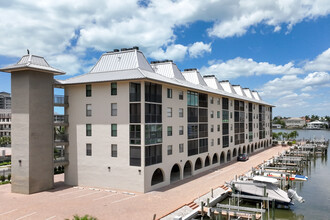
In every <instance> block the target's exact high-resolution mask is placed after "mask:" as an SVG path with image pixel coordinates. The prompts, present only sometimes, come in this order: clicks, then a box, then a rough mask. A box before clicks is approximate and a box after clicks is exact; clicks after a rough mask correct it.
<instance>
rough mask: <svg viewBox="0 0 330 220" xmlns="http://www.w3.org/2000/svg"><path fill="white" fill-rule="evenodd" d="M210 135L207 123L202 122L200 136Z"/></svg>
mask: <svg viewBox="0 0 330 220" xmlns="http://www.w3.org/2000/svg"><path fill="white" fill-rule="evenodd" d="M207 136H208V129H207V124H200V125H199V137H200V138H202V137H207Z"/></svg>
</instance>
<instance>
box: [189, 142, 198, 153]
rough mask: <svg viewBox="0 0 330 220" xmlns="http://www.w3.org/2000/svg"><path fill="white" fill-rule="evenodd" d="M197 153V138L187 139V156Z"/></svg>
mask: <svg viewBox="0 0 330 220" xmlns="http://www.w3.org/2000/svg"><path fill="white" fill-rule="evenodd" d="M196 154H198V140H191V141H188V156H192V155H196Z"/></svg>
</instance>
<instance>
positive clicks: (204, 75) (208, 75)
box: [203, 75, 215, 78]
mask: <svg viewBox="0 0 330 220" xmlns="http://www.w3.org/2000/svg"><path fill="white" fill-rule="evenodd" d="M203 77H205V78H206V77H215V75H204V76H203Z"/></svg>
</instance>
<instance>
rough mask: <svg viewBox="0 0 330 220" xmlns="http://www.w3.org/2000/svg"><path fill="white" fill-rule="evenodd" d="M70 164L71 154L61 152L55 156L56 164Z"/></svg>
mask: <svg viewBox="0 0 330 220" xmlns="http://www.w3.org/2000/svg"><path fill="white" fill-rule="evenodd" d="M61 162H69V153H64V152H59V153H55V154H54V163H61Z"/></svg>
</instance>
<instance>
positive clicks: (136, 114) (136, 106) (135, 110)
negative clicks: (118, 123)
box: [129, 103, 141, 123]
mask: <svg viewBox="0 0 330 220" xmlns="http://www.w3.org/2000/svg"><path fill="white" fill-rule="evenodd" d="M129 117H130V119H129V121H130V123H140V122H141V104H140V103H130V104H129Z"/></svg>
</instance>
